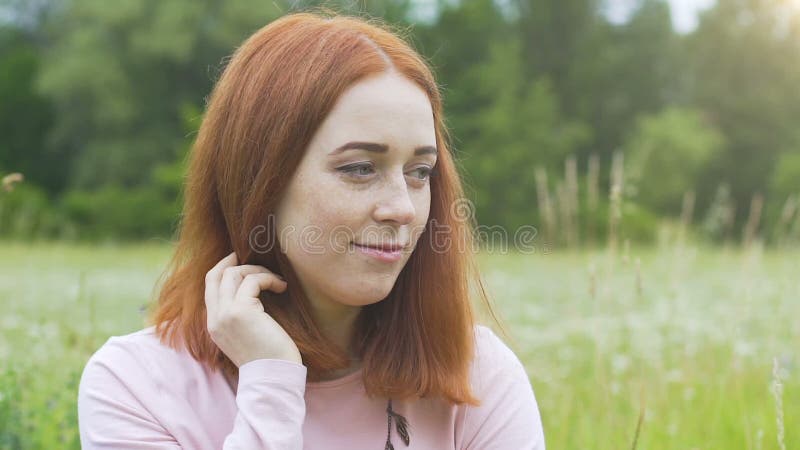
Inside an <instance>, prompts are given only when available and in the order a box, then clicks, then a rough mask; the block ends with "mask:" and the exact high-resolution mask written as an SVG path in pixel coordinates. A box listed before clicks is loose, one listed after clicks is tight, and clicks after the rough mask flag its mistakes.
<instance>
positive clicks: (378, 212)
mask: <svg viewBox="0 0 800 450" xmlns="http://www.w3.org/2000/svg"><path fill="white" fill-rule="evenodd" d="M415 215H416V208H415V207H414V202H413V201H412V200H411V196H410V195H409V192H408V186H407V185H406V181H405V176H404V175H403V174H400V176H399V177H393V178H392V180H389V181H387V182H386V183H385V185H384V186H383V189H382V192H381V193H380V194H379V196H378V202H377V204H376V205H375V209H374V210H373V216H374V219H375V220H376V221H378V222H386V221H390V222H397V223H398V224H400V225H406V224H409V223H411V222H413V220H414V217H415Z"/></svg>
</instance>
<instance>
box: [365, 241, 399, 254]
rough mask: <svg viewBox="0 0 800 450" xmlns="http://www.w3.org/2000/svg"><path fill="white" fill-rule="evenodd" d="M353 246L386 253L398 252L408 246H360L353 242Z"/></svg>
mask: <svg viewBox="0 0 800 450" xmlns="http://www.w3.org/2000/svg"><path fill="white" fill-rule="evenodd" d="M353 245H355V246H357V247H363V248H367V249H373V250H378V251H382V252H387V253H394V252H399V251H402V250H403V249H405V248H406V247H408V244H360V243H358V242H355V241H353Z"/></svg>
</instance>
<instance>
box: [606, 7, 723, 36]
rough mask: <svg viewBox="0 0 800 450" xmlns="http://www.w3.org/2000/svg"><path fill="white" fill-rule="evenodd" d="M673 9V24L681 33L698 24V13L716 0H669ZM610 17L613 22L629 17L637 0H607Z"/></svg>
mask: <svg viewBox="0 0 800 450" xmlns="http://www.w3.org/2000/svg"><path fill="white" fill-rule="evenodd" d="M668 1H669V4H670V9H671V10H672V26H673V27H674V28H675V30H676V31H678V32H679V33H688V32H690V31H692V30H694V28H695V27H696V26H697V13H698V12H700V11H703V10H705V9H708V8H710V7H711V6H713V5H714V0H668ZM606 4H607V5H608V6H607V8H608V17H609V19H611V21H613V22H623V21H625V19H627V17H628V15H629V14H630V12H631V10H632V8H633V7H634V6H635V5H636V0H606Z"/></svg>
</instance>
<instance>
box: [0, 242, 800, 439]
mask: <svg viewBox="0 0 800 450" xmlns="http://www.w3.org/2000/svg"><path fill="white" fill-rule="evenodd" d="M169 252H170V247H169V246H167V245H165V244H161V243H153V244H149V245H142V244H137V245H135V246H92V247H88V246H76V245H70V244H46V245H45V244H38V245H30V244H22V243H2V244H1V245H0V361H2V367H0V449H18V448H22V449H48V450H49V449H73V448H74V449H77V448H80V444H79V440H78V429H77V418H76V414H77V411H76V394H77V385H78V381H79V378H80V373H81V370H82V368H83V365H84V364H85V362H86V360H87V359H88V358H89V356H90V355H91V354H92V353H93V351H94V350H95V349H97V348H98V347H99V346H100V345H102V344H103V342H105V340H106V339H107V338H108V337H109V336H111V335H119V334H126V333H129V332H132V331H135V330H137V329H140V328H142V326H143V322H142V320H143V318H142V307H143V306H144V304H145V303H146V302H147V301H148V299H149V298H150V297H151V295H152V290H153V284H154V282H155V280H156V277H157V276H158V275H159V274H160V271H161V269H162V267H163V264H164V263H165V262H166V260H167V257H168V256H169ZM481 264H482V267H483V270H484V277H485V280H486V281H487V287H488V289H489V292H490V294H491V295H492V297H493V299H494V303H495V306H496V311H497V312H499V313H500V315H501V317H502V318H503V319H504V320H505V324H506V325H508V327H507V328H508V330H509V331H510V335H511V336H510V337H506V336H504V335H502V334H500V336H501V338H503V339H504V340H506V342H507V343H508V344H509V346H510V347H511V348H512V349H514V350H515V352H516V353H517V355H518V356H519V357H520V359H521V360H522V361H523V363H524V364H525V366H526V367H527V369H528V373H529V375H530V377H531V382H532V384H533V387H534V390H535V392H536V396H537V399H538V402H539V408H540V410H541V413H542V418H543V423H544V428H545V436H546V440H547V447H548V448H549V449H553V450H555V449H576V450H577V449H609V450H610V449H614V450H618V449H629V448H631V447H632V443H633V439H634V435H635V434H636V428H637V423H638V422H639V417H640V412H641V411H643V412H644V414H643V416H642V420H641V426H640V431H639V434H638V441H637V446H636V448H638V449H765V450H766V449H782V448H789V449H791V448H798V447H800V426H799V425H800V371H799V368H798V364H800V254H799V253H798V252H788V251H784V252H776V251H766V252H762V251H761V250H759V249H758V247H755V248H754V249H753V250H750V251H746V252H745V251H740V250H733V249H718V248H717V249H703V248H695V247H688V248H682V249H678V250H676V249H658V248H648V249H637V250H630V251H625V252H620V253H618V254H617V255H616V256H614V257H611V256H609V254H607V253H606V252H601V251H597V252H588V251H587V252H581V253H569V252H559V251H554V252H552V253H549V254H542V253H538V254H532V255H508V254H505V255H503V254H485V255H482V257H481ZM495 328H496V327H495ZM776 363H777V366H776ZM776 385H777V386H779V387H778V389H776ZM776 392H777V395H776ZM781 416H782V417H783V426H780V425H779V424H778V422H779V417H781ZM780 429H783V430H784V433H785V434H784V435H783V443H784V444H783V447H782V445H781V442H780V441H781V439H780V437H779V434H780V432H779V430H780Z"/></svg>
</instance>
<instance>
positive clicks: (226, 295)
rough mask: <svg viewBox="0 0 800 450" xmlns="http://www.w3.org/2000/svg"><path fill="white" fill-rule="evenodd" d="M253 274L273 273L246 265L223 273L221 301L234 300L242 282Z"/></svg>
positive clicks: (220, 288)
mask: <svg viewBox="0 0 800 450" xmlns="http://www.w3.org/2000/svg"><path fill="white" fill-rule="evenodd" d="M251 273H272V272H270V271H269V270H268V269H267V268H266V267H264V266H257V265H251V264H244V265H241V266H235V267H229V268H227V269H225V270H224V271H223V273H222V281H221V282H220V285H219V298H220V299H221V301H224V300H226V299H233V298H234V296H235V295H236V291H237V290H238V289H239V285H240V284H242V280H244V277H246V276H247V275H250V274H251Z"/></svg>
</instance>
